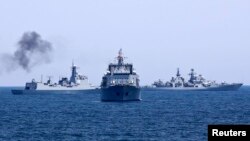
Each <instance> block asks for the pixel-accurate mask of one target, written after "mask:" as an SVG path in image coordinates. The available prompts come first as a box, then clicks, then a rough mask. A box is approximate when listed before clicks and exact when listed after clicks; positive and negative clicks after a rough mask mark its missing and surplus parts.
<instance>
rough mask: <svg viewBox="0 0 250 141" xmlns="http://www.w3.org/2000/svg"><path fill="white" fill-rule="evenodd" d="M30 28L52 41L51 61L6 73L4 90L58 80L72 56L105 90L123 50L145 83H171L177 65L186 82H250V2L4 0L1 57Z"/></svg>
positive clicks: (0, 81)
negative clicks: (191, 77) (198, 77)
mask: <svg viewBox="0 0 250 141" xmlns="http://www.w3.org/2000/svg"><path fill="white" fill-rule="evenodd" d="M27 31H36V32H37V33H39V34H40V35H41V36H42V38H43V39H46V40H48V41H50V42H51V43H52V44H53V47H54V52H53V61H52V62H51V63H50V64H43V65H39V66H37V67H35V68H33V69H32V71H31V72H30V73H27V72H26V71H24V70H21V69H19V70H17V71H13V72H10V73H7V72H2V73H1V74H0V85H1V86H6V85H19V86H23V85H24V84H25V82H26V81H30V80H31V79H32V78H36V79H38V80H40V76H41V74H43V75H44V76H48V75H53V76H54V80H55V81H57V80H58V77H59V76H69V74H70V66H71V62H72V59H74V61H75V63H76V64H77V65H78V66H79V67H80V69H79V71H80V73H83V74H85V75H87V76H88V77H89V81H90V82H91V83H92V84H95V85H100V82H101V77H102V76H103V74H104V72H106V69H107V67H108V63H110V62H111V61H113V60H114V57H116V56H117V52H118V50H119V49H120V48H123V51H124V54H125V56H126V57H128V59H127V61H129V62H133V64H134V66H135V68H136V71H137V73H138V74H139V75H140V79H141V85H145V84H151V83H152V82H153V81H154V80H157V79H159V78H162V79H163V80H165V81H166V80H169V79H170V78H171V76H173V75H175V73H176V69H177V68H178V67H179V68H180V70H181V74H182V75H183V76H184V77H186V78H187V77H188V75H187V74H188V73H189V71H190V69H191V68H194V69H195V70H196V72H197V73H201V74H203V76H204V77H205V78H207V79H208V80H217V81H219V82H220V81H227V82H244V83H245V84H250V1H249V0H0V54H3V53H11V54H13V52H14V51H15V50H16V48H17V42H18V40H19V39H20V38H21V36H22V34H23V33H24V32H27ZM0 67H3V66H2V65H1V64H0ZM0 69H1V68H0Z"/></svg>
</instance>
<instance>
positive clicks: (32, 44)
mask: <svg viewBox="0 0 250 141" xmlns="http://www.w3.org/2000/svg"><path fill="white" fill-rule="evenodd" d="M52 50H53V48H52V45H51V43H50V42H48V41H46V40H43V39H42V38H41V36H40V35H39V34H38V33H36V32H25V33H24V34H23V36H22V37H21V39H20V41H19V42H18V48H17V50H16V51H15V52H14V54H13V55H10V54H5V55H2V61H3V62H4V64H5V66H4V67H5V68H6V69H7V70H8V71H9V70H15V69H17V68H22V69H24V70H26V71H27V72H30V71H31V68H33V67H34V66H36V65H39V64H42V63H49V62H50V61H51V52H52Z"/></svg>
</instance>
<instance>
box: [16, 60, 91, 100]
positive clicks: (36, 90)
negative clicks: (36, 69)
mask: <svg viewBox="0 0 250 141" xmlns="http://www.w3.org/2000/svg"><path fill="white" fill-rule="evenodd" d="M77 69H78V67H77V66H76V65H74V63H73V64H72V67H71V77H70V78H69V79H68V78H67V77H63V78H61V79H60V80H59V81H58V83H52V81H51V77H49V79H48V81H47V82H46V83H43V82H42V80H41V82H36V80H35V79H33V80H32V81H31V82H27V83H26V85H25V88H24V89H23V90H18V89H17V90H12V94H16V95H18V94H47V93H53V94H54V93H57V94H79V93H84V92H88V91H91V90H94V89H96V88H95V87H94V86H92V85H91V84H90V83H89V82H88V77H87V76H84V75H80V74H78V72H77Z"/></svg>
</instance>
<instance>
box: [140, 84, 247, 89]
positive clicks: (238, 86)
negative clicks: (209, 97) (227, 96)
mask: <svg viewBox="0 0 250 141" xmlns="http://www.w3.org/2000/svg"><path fill="white" fill-rule="evenodd" d="M242 85H243V84H231V85H221V86H218V87H204V88H194V87H181V88H170V87H155V88H143V90H150V91H155V90H162V91H237V90H239V89H240V88H241V86H242Z"/></svg>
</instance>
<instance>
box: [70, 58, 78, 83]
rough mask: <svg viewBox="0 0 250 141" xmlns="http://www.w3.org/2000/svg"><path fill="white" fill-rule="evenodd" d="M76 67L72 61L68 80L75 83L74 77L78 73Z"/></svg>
mask: <svg viewBox="0 0 250 141" xmlns="http://www.w3.org/2000/svg"><path fill="white" fill-rule="evenodd" d="M76 69H77V67H76V65H75V64H74V62H72V67H71V77H70V82H73V83H76V78H77V75H78V74H77V71H76Z"/></svg>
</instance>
